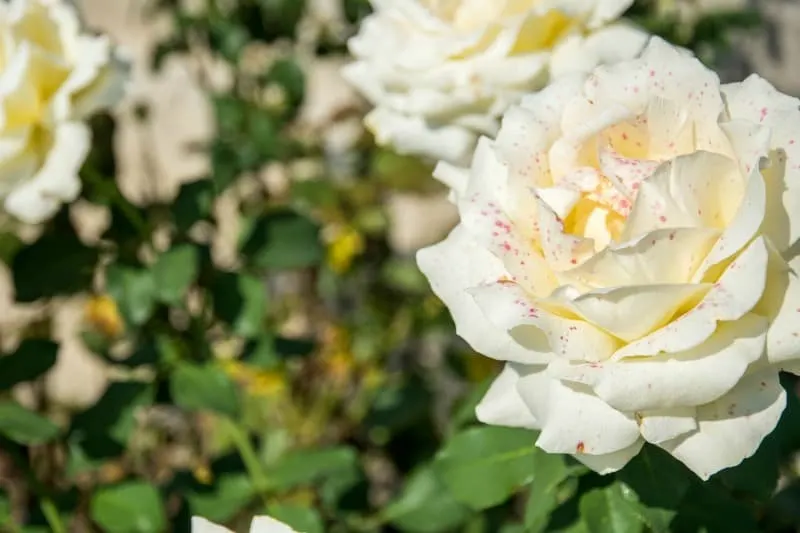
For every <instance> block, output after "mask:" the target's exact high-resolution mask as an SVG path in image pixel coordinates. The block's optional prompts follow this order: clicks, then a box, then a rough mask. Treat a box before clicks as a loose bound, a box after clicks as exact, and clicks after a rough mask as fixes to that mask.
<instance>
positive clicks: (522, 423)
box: [475, 364, 539, 429]
mask: <svg viewBox="0 0 800 533" xmlns="http://www.w3.org/2000/svg"><path fill="white" fill-rule="evenodd" d="M519 377H520V373H519V371H518V369H517V368H515V365H513V364H506V366H505V367H504V368H503V371H502V372H500V375H499V376H497V378H496V379H495V380H494V382H492V385H491V387H489V390H488V391H487V392H486V395H485V396H484V397H483V399H482V400H481V401H480V403H479V404H478V406H477V407H476V408H475V414H476V416H477V417H478V420H480V421H481V422H483V423H484V424H491V425H494V426H506V427H519V428H528V429H536V428H538V427H539V426H538V425H537V424H536V418H534V416H533V414H532V413H531V412H530V410H529V409H528V407H527V406H526V405H525V403H524V402H523V401H522V397H521V396H520V395H519V392H517V381H519Z"/></svg>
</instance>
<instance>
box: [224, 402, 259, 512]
mask: <svg viewBox="0 0 800 533" xmlns="http://www.w3.org/2000/svg"><path fill="white" fill-rule="evenodd" d="M225 425H226V426H227V429H228V434H229V435H230V437H231V440H232V441H233V444H234V445H235V446H236V449H237V450H238V451H239V456H240V457H241V458H242V461H243V462H244V466H245V468H246V469H247V473H248V475H249V476H250V479H251V480H252V481H253V485H254V486H255V488H256V491H258V493H259V494H260V495H261V497H262V498H264V501H265V503H266V491H267V474H266V472H264V469H263V468H262V466H261V461H259V459H258V455H257V454H256V451H255V449H254V448H253V444H252V443H251V442H250V439H249V438H248V436H247V433H246V432H245V431H244V430H243V429H242V428H241V427H239V425H237V424H236V422H234V421H233V420H231V419H229V418H227V419H225Z"/></svg>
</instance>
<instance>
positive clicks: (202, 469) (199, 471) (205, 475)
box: [192, 465, 214, 485]
mask: <svg viewBox="0 0 800 533" xmlns="http://www.w3.org/2000/svg"><path fill="white" fill-rule="evenodd" d="M192 475H193V476H194V478H195V479H196V480H197V482H198V483H201V484H203V485H211V483H213V482H214V474H213V473H212V472H211V470H210V469H209V468H208V466H206V465H198V466H197V467H195V469H194V471H193V472H192Z"/></svg>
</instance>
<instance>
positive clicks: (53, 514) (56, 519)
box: [40, 498, 67, 533]
mask: <svg viewBox="0 0 800 533" xmlns="http://www.w3.org/2000/svg"><path fill="white" fill-rule="evenodd" d="M40 506H41V508H42V513H44V517H45V519H46V520H47V524H48V525H49V526H50V529H51V530H52V531H53V533H67V528H66V527H64V522H62V521H61V515H60V514H59V512H58V509H57V508H56V504H55V503H53V500H51V499H50V498H42V500H41V504H40Z"/></svg>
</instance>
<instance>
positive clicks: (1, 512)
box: [0, 491, 11, 524]
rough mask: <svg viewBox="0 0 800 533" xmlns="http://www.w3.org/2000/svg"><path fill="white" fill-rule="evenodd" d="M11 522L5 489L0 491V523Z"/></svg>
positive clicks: (9, 505) (9, 506)
mask: <svg viewBox="0 0 800 533" xmlns="http://www.w3.org/2000/svg"><path fill="white" fill-rule="evenodd" d="M10 523H11V502H10V501H9V499H8V495H7V494H6V492H5V491H0V524H10Z"/></svg>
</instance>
